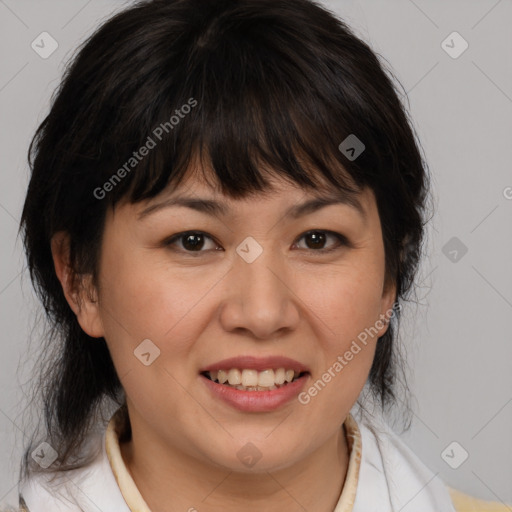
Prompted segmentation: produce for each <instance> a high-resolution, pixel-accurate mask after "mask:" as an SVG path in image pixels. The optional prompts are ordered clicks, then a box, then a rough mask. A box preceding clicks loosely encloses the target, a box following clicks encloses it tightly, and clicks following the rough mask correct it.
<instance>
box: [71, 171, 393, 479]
mask: <svg viewBox="0 0 512 512" xmlns="http://www.w3.org/2000/svg"><path fill="white" fill-rule="evenodd" d="M272 183H273V184H274V187H275V188H273V190H272V192H271V193H269V194H266V195H264V196H263V195H255V196H252V197H251V198H250V199H244V200H231V199H228V198H227V197H226V196H223V195H221V194H220V192H219V191H218V189H213V188H211V187H210V186H208V185H207V184H206V183H205V182H204V181H202V180H200V179H199V177H198V176H190V177H189V178H188V180H187V181H186V182H184V183H182V185H181V186H180V187H179V188H178V189H175V190H174V191H173V192H172V193H168V192H167V191H166V192H163V193H162V194H160V195H159V196H158V197H156V198H154V199H152V200H150V201H148V202H144V203H138V204H135V205H129V204H123V205H121V206H119V207H117V208H116V209H115V210H114V212H113V213H112V212H109V214H108V217H107V219H106V225H105V232H104V238H103V245H102V251H101V260H100V270H99V288H98V298H99V300H98V302H97V303H96V304H95V305H94V306H93V307H92V309H89V310H88V312H85V313H83V315H88V318H84V316H83V315H81V316H80V315H79V320H80V322H81V324H82V326H83V327H84V329H85V330H89V334H91V335H93V336H104V337H105V339H106V341H107V344H108V347H109V350H110V353H111V355H112V358H113V361H114V364H115V368H116V370H117V373H118V375H119V378H120V380H121V382H122V385H123V387H124V389H125V392H126V395H127V400H128V408H129V414H130V419H131V423H132V428H133V429H134V431H135V429H136V430H137V431H138V432H139V439H144V440H145V441H147V442H149V443H151V442H153V443H155V444H157V445H159V446H160V447H161V448H162V449H164V450H165V449H169V450H171V451H173V452H175V453H178V452H179V453H181V454H184V455H186V456H189V457H193V458H194V459H196V460H199V461H201V462H203V463H208V464H214V465H216V466H222V467H223V468H226V469H229V470H232V471H249V470H250V471H260V470H261V471H268V470H276V469H279V468H284V467H287V466H289V465H291V464H293V463H294V462H298V461H300V460H301V459H304V458H305V457H307V456H308V454H311V453H312V452H313V451H314V450H316V449H319V448H320V447H321V446H322V443H325V442H326V440H327V439H329V438H332V436H334V435H335V434H336V432H338V431H339V429H340V426H341V424H342V423H343V421H344V419H345V417H346V416H347V414H348V412H349V410H350V408H351V407H352V405H353V404H354V402H355V401H356V399H357V397H358V395H359V393H360V391H361V389H362V387H363V385H364V383H365V381H366V379H367V376H368V373H369V370H370V367H371V364H372V360H373V357H374V352H375V346H376V342H377V339H378V337H379V336H382V335H383V334H384V332H385V330H386V328H387V324H386V323H385V319H386V318H389V316H390V311H391V307H392V305H393V301H394V298H395V295H394V289H389V290H384V247H383V240H382V232H381V226H380V221H379V215H378V211H377V206H376V202H375V197H374V195H373V193H372V192H371V190H369V189H365V191H364V192H363V193H361V194H360V195H359V196H358V198H357V199H358V201H359V204H360V207H361V210H359V209H358V208H356V207H354V206H352V205H350V204H346V203H342V202H338V203H332V204H330V205H327V206H325V205H324V206H323V207H317V208H314V207H302V206H303V205H304V204H305V203H306V202H308V201H311V200H313V199H315V198H317V197H319V196H320V197H325V194H324V193H314V192H310V191H305V190H303V189H301V188H298V187H295V186H293V185H291V184H289V183H287V182H284V181H277V180H275V179H274V180H273V181H272ZM333 192H334V191H331V193H333ZM178 198H179V199H180V201H182V203H181V204H180V203H178V202H175V201H176V200H177V199H178ZM185 198H187V199H188V206H185V205H184V204H183V201H184V199H185ZM203 201H204V202H203ZM310 231H312V232H313V233H312V234H308V232H310ZM183 232H189V233H188V234H187V235H183V236H178V235H179V234H180V233H183ZM190 232H198V233H190ZM337 233H338V234H339V235H342V236H341V238H338V237H337V236H336V234H337ZM91 326H93V327H91ZM236 358H240V359H239V360H234V361H225V360H228V359H236ZM284 358H286V359H284ZM206 369H210V370H211V371H212V372H213V374H212V375H210V377H213V378H215V377H216V376H217V378H219V377H220V378H221V380H224V379H225V378H226V377H229V380H228V383H229V382H233V386H227V385H226V384H220V383H217V382H213V381H212V380H209V378H208V377H207V376H206V375H205V373H204V371H205V370H206ZM218 370H223V372H224V373H222V372H221V374H220V376H219V375H218V373H217V371H218ZM244 370H246V371H245V372H244ZM266 370H273V372H272V371H266ZM283 370H284V372H283ZM287 370H295V373H293V374H290V372H288V378H290V375H294V376H297V375H298V374H299V373H300V378H298V379H297V380H296V381H294V382H291V383H286V384H285V383H282V381H283V379H286V376H287V375H286V373H287ZM283 373H284V375H283ZM237 379H242V383H244V382H245V383H246V384H247V386H253V385H255V382H256V380H258V379H259V380H258V383H259V384H262V387H264V388H265V390H264V391H261V390H260V391H258V390H253V391H248V390H245V388H244V389H236V387H235V386H236V384H237V382H239V380H237ZM276 382H277V384H278V385H276ZM315 383H316V385H315ZM272 386H274V387H275V389H273V388H272ZM249 443H251V444H249ZM254 461H256V463H255V462H254ZM253 466H254V469H251V468H252V467H253Z"/></svg>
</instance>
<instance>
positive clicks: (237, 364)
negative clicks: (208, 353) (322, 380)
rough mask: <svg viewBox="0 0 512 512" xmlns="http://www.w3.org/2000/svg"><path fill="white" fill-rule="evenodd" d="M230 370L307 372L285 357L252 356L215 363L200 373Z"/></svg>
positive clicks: (202, 369)
mask: <svg viewBox="0 0 512 512" xmlns="http://www.w3.org/2000/svg"><path fill="white" fill-rule="evenodd" d="M232 368H237V369H241V370H244V369H247V370H258V371H260V372H262V371H263V370H269V369H277V368H284V369H285V370H294V371H296V372H299V373H301V372H309V369H308V368H307V366H305V365H303V364H302V363H300V362H299V361H295V360H294V359H290V358H289V357H285V356H267V357H254V356H238V357H230V358H228V359H223V360H222V361H217V362H216V363H212V364H209V365H208V366H205V367H204V368H201V370H199V371H200V373H202V372H208V371H215V370H230V369H232Z"/></svg>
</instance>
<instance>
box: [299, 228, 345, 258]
mask: <svg viewBox="0 0 512 512" xmlns="http://www.w3.org/2000/svg"><path fill="white" fill-rule="evenodd" d="M330 238H331V239H334V240H335V244H334V246H333V244H332V243H331V244H330V247H327V248H326V247H325V244H326V243H327V241H328V240H329V239H330ZM302 239H304V240H305V244H306V249H310V250H312V251H315V252H324V253H325V252H330V251H334V250H336V249H338V248H339V247H341V246H348V245H349V243H348V240H347V239H346V237H344V236H343V235H341V234H339V233H334V232H331V231H321V230H314V231H308V232H307V233H304V234H303V235H302V236H301V238H300V239H299V240H302Z"/></svg>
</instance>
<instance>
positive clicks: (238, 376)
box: [228, 368, 242, 386]
mask: <svg viewBox="0 0 512 512" xmlns="http://www.w3.org/2000/svg"><path fill="white" fill-rule="evenodd" d="M228 382H229V383H230V384H231V385H232V386H238V385H240V384H242V372H240V370H237V369H236V368H233V369H231V370H229V372H228Z"/></svg>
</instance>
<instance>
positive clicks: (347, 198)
mask: <svg viewBox="0 0 512 512" xmlns="http://www.w3.org/2000/svg"><path fill="white" fill-rule="evenodd" d="M336 204H345V205H347V206H350V207H352V208H353V209H355V210H356V211H357V212H358V213H359V214H360V216H361V217H362V218H363V219H364V220H366V211H365V209H364V208H363V205H362V204H361V202H360V201H359V200H358V198H357V197H356V196H355V194H353V193H349V192H347V191H344V190H339V191H336V192H335V193H331V194H329V195H327V196H317V197H314V198H312V199H310V200H308V201H306V202H304V203H301V204H297V205H294V206H291V207H290V208H288V210H286V212H285V213H284V217H285V218H292V219H298V218H300V217H303V216H304V215H307V214H308V213H313V212H316V211H317V210H320V209H321V208H324V207H326V206H331V205H336ZM173 206H181V207H186V208H190V209H192V210H195V211H198V212H202V213H206V214H207V215H212V216H215V217H222V216H226V215H228V214H229V213H230V211H231V209H230V208H229V207H228V206H227V205H226V204H223V203H219V202H218V201H215V200H213V199H207V198H199V197H183V196H181V197H180V196H177V197H171V198H168V199H165V200H163V201H161V202H159V203H156V204H153V205H150V206H148V207H147V208H145V209H144V210H143V211H142V212H141V213H139V215H138V218H139V220H142V219H143V218H144V217H147V216H149V215H150V214H153V213H156V212H157V211H159V210H162V209H163V208H170V207H173Z"/></svg>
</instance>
